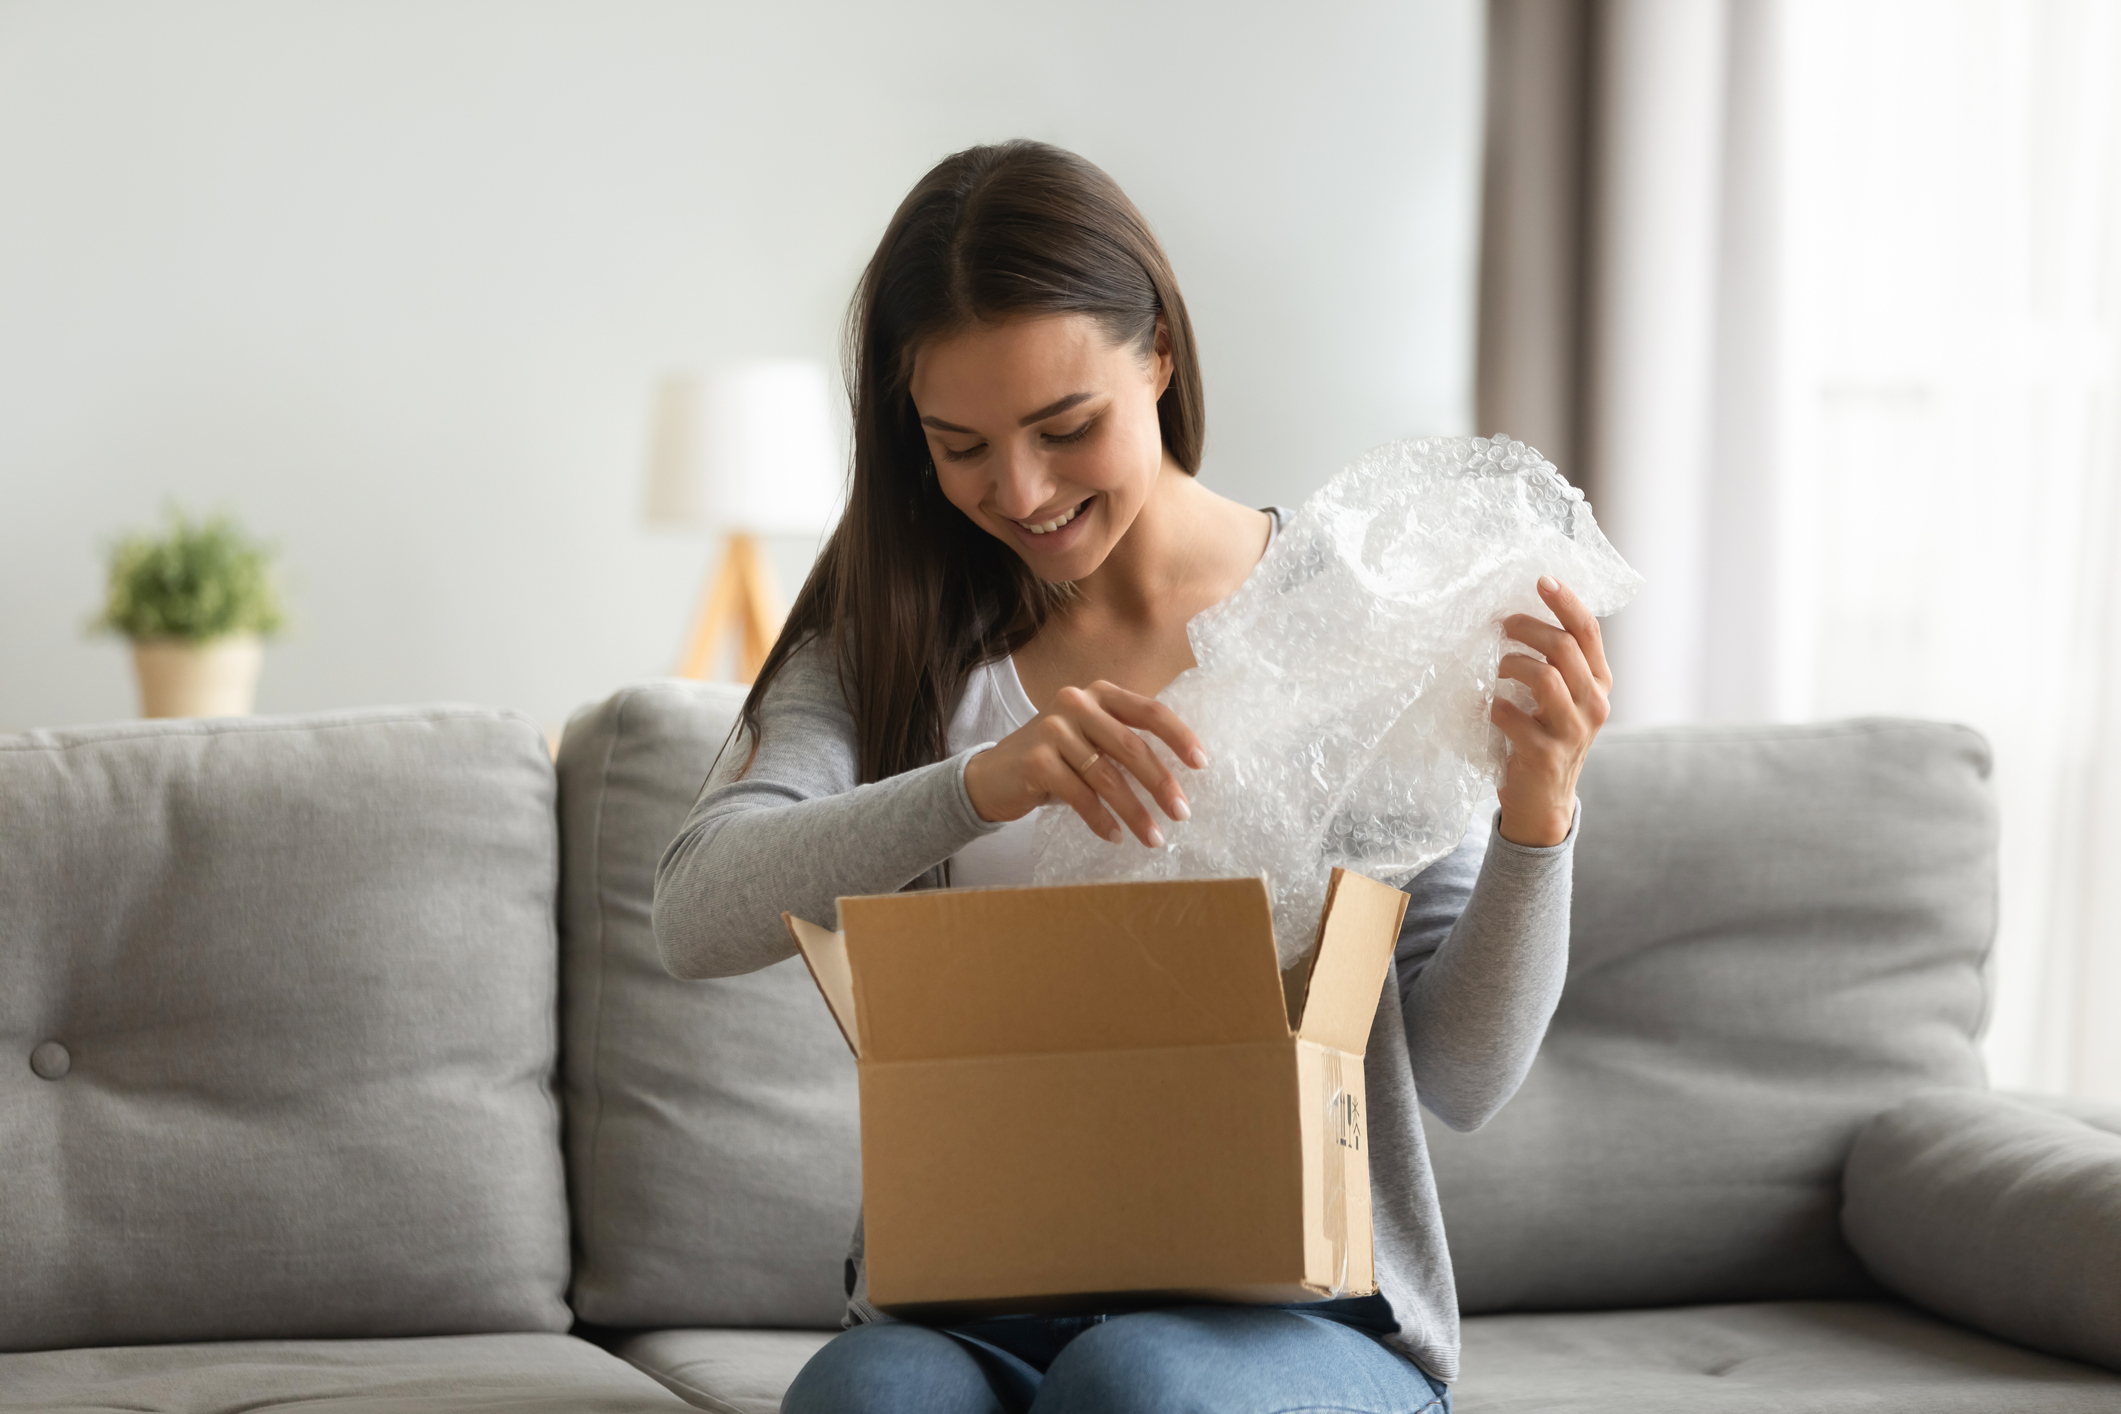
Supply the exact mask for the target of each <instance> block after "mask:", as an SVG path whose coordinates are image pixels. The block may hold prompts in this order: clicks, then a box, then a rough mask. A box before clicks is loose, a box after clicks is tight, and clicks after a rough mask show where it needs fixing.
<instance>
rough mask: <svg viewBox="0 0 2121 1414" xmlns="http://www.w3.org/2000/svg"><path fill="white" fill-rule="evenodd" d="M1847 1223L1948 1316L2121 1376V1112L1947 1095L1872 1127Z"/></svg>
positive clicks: (1858, 1153)
mask: <svg viewBox="0 0 2121 1414" xmlns="http://www.w3.org/2000/svg"><path fill="white" fill-rule="evenodd" d="M1844 1183H1845V1186H1846V1190H1847V1199H1846V1202H1845V1205H1844V1206H1843V1208H1842V1226H1843V1229H1844V1230H1845V1231H1846V1232H1847V1234H1848V1239H1849V1243H1850V1245H1852V1246H1853V1247H1854V1248H1855V1249H1856V1251H1857V1253H1858V1254H1859V1255H1860V1256H1861V1257H1862V1258H1863V1262H1864V1265H1865V1266H1867V1267H1869V1268H1870V1270H1871V1273H1872V1274H1873V1275H1874V1276H1876V1277H1877V1278H1878V1279H1879V1280H1880V1281H1881V1282H1883V1283H1885V1285H1887V1286H1889V1287H1891V1288H1892V1289H1893V1290H1894V1291H1897V1292H1899V1293H1900V1294H1901V1295H1902V1296H1905V1297H1907V1298H1909V1299H1910V1300H1912V1301H1915V1302H1917V1303H1919V1304H1921V1305H1922V1306H1925V1307H1927V1308H1928V1309H1930V1310H1932V1311H1935V1312H1937V1313H1938V1314H1940V1315H1944V1316H1949V1317H1951V1318H1952V1319H1953V1320H1955V1321H1964V1322H1966V1323H1967V1324H1968V1325H1970V1326H1974V1327H1977V1328H1979V1329H1981V1330H1984V1331H1988V1332H1990V1333H1991V1334H1994V1335H2000V1336H2002V1337H2004V1338H2005V1339H2007V1340H2015V1341H2019V1342H2022V1343H2023V1344H2026V1345H2030V1346H2032V1347H2033V1348H2035V1349H2037V1350H2046V1351H2050V1352H2052V1353H2054V1354H2057V1355H2066V1356H2070V1357H2073V1358H2075V1359H2078V1360H2089V1361H2092V1362H2093V1363H2095V1364H2099V1365H2104V1366H2106V1367H2107V1368H2108V1369H2112V1370H2121V1106H2112V1105H2099V1104H2097V1103H2094V1102H2089V1101H2075V1102H2072V1101H2066V1100H2065V1101H2043V1100H2038V1099H2034V1098H2030V1097H2021V1096H2010V1095H1997V1094H1990V1093H1987V1092H1984V1091H1941V1092H1936V1093H1932V1094H1925V1095H1917V1096H1914V1097H1913V1098H1912V1099H1909V1100H1906V1101H1903V1102H1902V1103H1901V1104H1899V1105H1898V1106H1896V1107H1894V1108H1893V1109H1890V1110H1888V1111H1886V1112H1885V1113H1884V1114H1882V1115H1880V1116H1878V1118H1876V1119H1874V1120H1872V1121H1871V1122H1870V1123H1869V1124H1868V1125H1866V1126H1864V1129H1863V1133H1862V1134H1860V1135H1859V1136H1858V1137H1857V1139H1856V1147H1855V1151H1854V1152H1853V1153H1851V1154H1850V1155H1849V1162H1848V1171H1847V1174H1846V1176H1845V1178H1844Z"/></svg>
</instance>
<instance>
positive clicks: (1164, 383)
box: [1154, 314, 1178, 399]
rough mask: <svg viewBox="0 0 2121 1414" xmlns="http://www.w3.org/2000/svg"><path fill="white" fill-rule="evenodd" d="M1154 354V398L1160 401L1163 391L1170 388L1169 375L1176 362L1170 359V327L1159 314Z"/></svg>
mask: <svg viewBox="0 0 2121 1414" xmlns="http://www.w3.org/2000/svg"><path fill="white" fill-rule="evenodd" d="M1154 352H1155V355H1156V369H1155V381H1156V396H1157V398H1158V399H1161V398H1162V397H1163V395H1164V392H1165V390H1167V389H1168V388H1170V386H1171V374H1172V372H1173V371H1174V370H1175V369H1176V368H1177V366H1178V365H1177V363H1176V361H1175V360H1173V359H1172V357H1171V326H1170V325H1169V324H1168V323H1166V322H1165V320H1164V317H1163V316H1162V315H1161V314H1159V315H1157V316H1156V343H1155V345H1154Z"/></svg>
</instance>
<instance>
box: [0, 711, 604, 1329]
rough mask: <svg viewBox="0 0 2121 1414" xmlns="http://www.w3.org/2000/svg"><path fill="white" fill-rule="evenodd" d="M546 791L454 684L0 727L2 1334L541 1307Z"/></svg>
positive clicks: (548, 783)
mask: <svg viewBox="0 0 2121 1414" xmlns="http://www.w3.org/2000/svg"><path fill="white" fill-rule="evenodd" d="M552 802H553V779H552V768H551V763H550V761H549V759H548V758H547V756H546V752H545V749H544V745H543V742H542V740H541V738H540V736H539V733H538V730H537V728H536V727H535V726H534V725H533V724H531V723H530V722H529V721H527V720H523V719H520V718H516V717H510V716H505V715H502V714H499V713H494V712H487V711H479V710H474V709H464V710H455V709H437V710H426V711H381V712H362V713H348V714H342V715H333V716H327V717H311V718H282V719H268V718H261V719H252V720H243V721H215V722H165V723H134V724H127V725H122V726H113V727H96V728H85V729H81V730H72V731H55V732H36V733H31V734H29V735H26V736H12V737H0V1214H4V1215H5V1217H4V1220H0V1273H4V1274H5V1275H4V1276H0V1349H8V1350H32V1349H42V1348H49V1347H56V1346H67V1345H109V1344H131V1343H135V1342H148V1341H197V1340H223V1339H263V1338H278V1337H287V1338H301V1337H318V1336H374V1335H414V1334H431V1333H467V1332H481V1331H508V1330H515V1331H541V1330H542V1331H552V1330H564V1329H565V1328H566V1327H567V1324H568V1320H569V1317H568V1313H567V1309H566V1307H565V1305H564V1304H563V1299H562V1298H563V1294H564V1289H565V1284H566V1279H567V1209H566V1201H565V1189H564V1182H563V1175H562V1168H561V1160H560V1149H559V1118H558V1112H557V1106H556V1104H555V1102H554V1097H553V1094H552V1091H551V1084H550V1079H551V1073H552V1070H553V1066H554V1063H555V1050H556V1046H555V1041H556V1037H555V1029H556V1028H555V1002H556V996H555V993H556V980H557V979H556V963H557V949H556V946H555V940H554V930H553V915H552V907H553V893H554V888H555V885H556V880H557V864H558V860H557V848H556V844H557V841H556V831H555V828H554V822H553V814H552Z"/></svg>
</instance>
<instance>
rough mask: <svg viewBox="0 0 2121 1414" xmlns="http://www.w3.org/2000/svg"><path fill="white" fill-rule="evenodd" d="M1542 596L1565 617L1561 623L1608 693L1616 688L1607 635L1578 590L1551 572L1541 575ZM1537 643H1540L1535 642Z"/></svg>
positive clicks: (1540, 591) (1592, 673)
mask: <svg viewBox="0 0 2121 1414" xmlns="http://www.w3.org/2000/svg"><path fill="white" fill-rule="evenodd" d="M1539 597H1540V598H1541V599H1544V600H1545V601H1546V604H1547V607H1548V608H1550V609H1552V610H1553V611H1554V617H1555V618H1557V619H1560V620H1561V626H1562V627H1563V628H1565V629H1567V630H1568V631H1569V636H1570V637H1571V638H1574V639H1575V640H1576V642H1577V644H1578V645H1579V646H1580V647H1581V648H1582V650H1583V656H1584V661H1585V662H1586V663H1587V664H1589V666H1590V669H1591V676H1592V677H1593V678H1595V679H1597V681H1598V685H1599V686H1600V687H1602V688H1604V689H1605V690H1606V691H1607V692H1611V691H1612V690H1613V670H1612V669H1611V668H1610V667H1608V666H1607V665H1606V660H1605V636H1604V635H1603V634H1602V633H1601V632H1600V631H1599V628H1598V620H1597V619H1596V618H1594V617H1592V615H1591V611H1590V609H1589V608H1588V607H1586V606H1585V604H1584V602H1583V600H1581V599H1579V598H1577V597H1576V591H1575V590H1573V589H1571V588H1569V587H1568V586H1567V585H1566V584H1563V583H1562V582H1561V581H1560V580H1557V579H1555V578H1553V577H1552V576H1550V575H1541V576H1540V577H1539ZM1534 646H1535V647H1536V646H1537V645H1536V644H1535V645H1534Z"/></svg>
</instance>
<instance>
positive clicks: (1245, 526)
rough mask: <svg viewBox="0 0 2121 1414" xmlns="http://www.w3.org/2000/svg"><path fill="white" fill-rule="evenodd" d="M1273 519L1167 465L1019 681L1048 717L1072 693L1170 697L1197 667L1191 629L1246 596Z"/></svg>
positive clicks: (1021, 659) (1020, 654) (1023, 662)
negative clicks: (1049, 706)
mask: <svg viewBox="0 0 2121 1414" xmlns="http://www.w3.org/2000/svg"><path fill="white" fill-rule="evenodd" d="M1268 532H1269V524H1268V520H1267V517H1266V516H1265V515H1264V514H1263V513H1261V512H1259V511H1255V510H1253V509H1251V508H1250V507H1248V506H1242V505H1239V504H1238V503H1237V502H1235V501H1231V500H1228V499H1226V498H1225V497H1222V496H1218V495H1217V494H1216V493H1215V492H1213V491H1210V490H1209V489H1208V488H1207V487H1205V486H1203V485H1201V484H1200V483H1199V482H1198V481H1196V480H1194V478H1193V477H1191V476H1189V475H1187V474H1186V473H1185V472H1183V471H1181V470H1180V469H1179V468H1178V466H1177V465H1176V464H1174V463H1173V462H1171V461H1170V460H1169V459H1168V458H1166V460H1165V462H1164V465H1163V468H1162V470H1161V471H1160V472H1159V473H1158V476H1157V480H1156V486H1155V488H1154V489H1153V490H1152V491H1151V492H1150V494H1149V498H1148V500H1147V501H1146V502H1144V503H1143V505H1142V508H1141V511H1140V513H1139V514H1137V515H1136V516H1135V518H1134V523H1133V524H1132V525H1131V526H1129V527H1128V529H1127V533H1126V535H1124V536H1123V537H1121V539H1120V542H1119V543H1118V544H1117V545H1115V546H1114V547H1113V548H1112V553H1111V554H1109V555H1107V556H1106V557H1105V561H1104V563H1103V564H1101V565H1099V566H1098V567H1097V569H1096V570H1095V571H1094V572H1092V573H1091V574H1089V575H1087V576H1085V577H1084V578H1082V579H1081V580H1078V581H1077V582H1076V586H1075V588H1076V597H1075V599H1074V602H1072V603H1071V604H1069V605H1068V606H1067V608H1065V609H1064V610H1063V611H1061V612H1060V613H1059V614H1057V615H1055V616H1054V618H1053V619H1051V620H1050V621H1049V622H1048V623H1047V624H1046V626H1045V627H1044V628H1043V629H1041V630H1040V631H1039V634H1038V637H1036V638H1034V639H1033V640H1032V641H1031V642H1030V643H1027V644H1025V645H1024V646H1023V647H1022V648H1020V649H1018V650H1017V654H1016V666H1017V673H1018V675H1019V676H1020V677H1021V678H1022V679H1023V683H1024V690H1025V692H1026V693H1027V694H1028V695H1029V696H1030V698H1031V701H1032V703H1033V704H1034V705H1036V706H1038V707H1040V708H1043V707H1044V706H1045V705H1046V703H1047V702H1048V701H1049V700H1050V699H1051V697H1052V695H1053V694H1054V693H1056V692H1058V691H1060V690H1061V689H1062V688H1063V687H1069V686H1084V685H1087V684H1089V683H1091V682H1095V681H1097V680H1099V679H1101V678H1102V679H1104V680H1106V681H1110V682H1116V683H1118V684H1119V685H1120V686H1122V687H1125V688H1128V689H1130V690H1132V691H1135V692H1140V693H1144V694H1154V693H1157V692H1161V691H1162V690H1163V689H1164V687H1165V686H1166V685H1167V684H1169V682H1170V681H1171V679H1172V678H1174V677H1177V676H1178V675H1179V674H1180V673H1182V672H1184V671H1185V670H1186V669H1187V668H1190V667H1192V666H1193V651H1192V648H1191V646H1190V645H1189V644H1188V643H1187V641H1186V624H1187V623H1188V622H1189V621H1190V620H1191V619H1192V618H1193V616H1194V615H1195V614H1198V613H1200V612H1201V611H1202V610H1203V609H1207V608H1209V607H1211V606H1213V605H1216V604H1219V603H1221V602H1222V601H1223V600H1225V599H1227V598H1229V597H1230V595H1232V594H1234V593H1235V592H1236V591H1237V587H1238V586H1239V585H1241V584H1243V583H1244V582H1245V577H1246V576H1247V575H1249V574H1251V572H1252V567H1253V566H1254V565H1256V564H1258V563H1259V557H1260V554H1261V553H1262V552H1263V551H1264V550H1265V549H1266V544H1267V538H1268Z"/></svg>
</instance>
